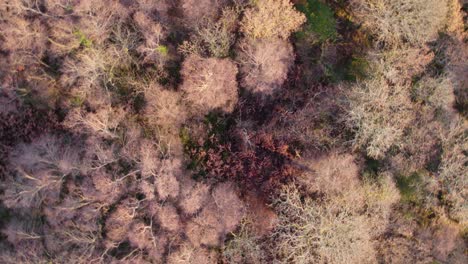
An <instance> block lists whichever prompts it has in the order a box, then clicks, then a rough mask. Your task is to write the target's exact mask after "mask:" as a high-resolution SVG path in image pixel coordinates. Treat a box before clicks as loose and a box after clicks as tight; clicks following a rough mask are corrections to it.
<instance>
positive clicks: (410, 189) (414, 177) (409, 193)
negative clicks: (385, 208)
mask: <svg viewBox="0 0 468 264" xmlns="http://www.w3.org/2000/svg"><path fill="white" fill-rule="evenodd" d="M396 180H397V187H398V189H399V190H400V194H401V201H402V202H409V203H415V204H418V203H419V202H420V200H421V187H422V184H423V182H422V178H421V175H419V174H418V173H413V174H411V175H410V176H407V177H405V176H399V177H397V179H396Z"/></svg>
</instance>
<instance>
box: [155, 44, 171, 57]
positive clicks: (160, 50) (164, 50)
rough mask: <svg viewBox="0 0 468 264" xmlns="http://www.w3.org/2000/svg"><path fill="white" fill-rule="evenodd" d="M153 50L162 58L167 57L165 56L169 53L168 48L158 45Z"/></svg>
mask: <svg viewBox="0 0 468 264" xmlns="http://www.w3.org/2000/svg"><path fill="white" fill-rule="evenodd" d="M155 50H156V51H157V52H158V53H159V54H161V55H163V56H167V54H168V53H169V48H168V47H167V46H165V45H159V46H157V47H156V49H155Z"/></svg>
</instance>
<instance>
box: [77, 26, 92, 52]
mask: <svg viewBox="0 0 468 264" xmlns="http://www.w3.org/2000/svg"><path fill="white" fill-rule="evenodd" d="M73 35H75V37H76V38H77V39H78V40H79V41H80V46H81V47H85V48H90V47H91V46H92V45H93V41H92V40H91V39H89V38H88V37H87V36H86V35H85V34H84V33H83V32H82V31H81V30H79V29H76V30H74V31H73Z"/></svg>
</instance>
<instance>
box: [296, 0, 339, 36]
mask: <svg viewBox="0 0 468 264" xmlns="http://www.w3.org/2000/svg"><path fill="white" fill-rule="evenodd" d="M297 9H298V10H299V11H301V12H302V13H304V14H305V16H306V18H307V23H306V25H305V29H306V30H307V31H311V32H313V33H315V34H316V35H317V37H318V39H319V41H325V40H334V39H336V38H337V36H338V32H337V31H336V19H335V17H334V12H333V10H332V9H331V8H330V7H329V6H328V5H327V4H325V3H322V2H321V1H319V0H307V1H306V2H305V3H303V4H298V5H297Z"/></svg>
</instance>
